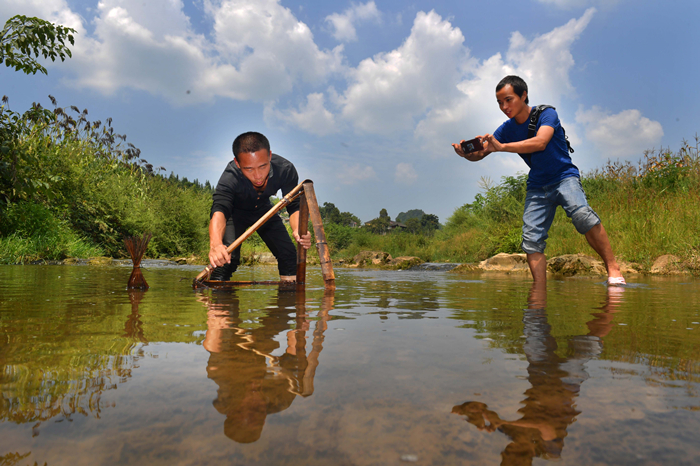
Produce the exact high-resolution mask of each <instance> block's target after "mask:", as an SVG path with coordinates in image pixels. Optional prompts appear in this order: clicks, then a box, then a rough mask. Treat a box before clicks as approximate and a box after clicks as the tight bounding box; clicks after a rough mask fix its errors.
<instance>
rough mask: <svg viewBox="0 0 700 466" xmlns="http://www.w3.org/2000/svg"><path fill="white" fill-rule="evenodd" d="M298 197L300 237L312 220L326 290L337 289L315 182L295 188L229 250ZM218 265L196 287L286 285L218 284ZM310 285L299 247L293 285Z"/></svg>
mask: <svg viewBox="0 0 700 466" xmlns="http://www.w3.org/2000/svg"><path fill="white" fill-rule="evenodd" d="M297 197H300V198H301V205H300V209H299V236H303V235H305V234H306V233H307V232H308V222H309V217H310V218H311V222H312V225H313V228H314V235H315V236H316V249H317V250H318V257H319V259H320V262H321V271H322V274H323V281H324V284H325V288H326V289H335V274H334V272H333V263H332V261H331V256H330V250H329V249H328V244H327V242H326V233H325V230H324V229H323V220H322V219H321V212H320V210H319V208H318V201H317V200H316V192H315V191H314V183H313V181H311V180H304V181H302V182H301V183H299V184H298V185H297V186H296V187H294V189H292V190H291V191H290V192H289V193H288V194H287V195H286V196H284V197H283V198H282V200H280V202H278V203H277V204H275V205H274V206H273V207H272V208H271V209H270V210H269V211H267V213H266V214H265V215H263V216H262V217H260V219H259V220H258V221H257V222H255V223H254V224H253V225H252V226H251V227H250V228H248V229H247V230H246V231H245V232H244V233H243V234H242V235H241V236H239V237H238V238H236V240H235V241H234V242H233V243H231V244H230V245H229V246H228V247H227V248H226V250H227V251H228V253H229V254H231V253H232V252H233V251H234V249H236V248H237V247H239V246H240V245H241V244H243V241H245V240H246V239H248V238H249V237H250V236H251V235H252V234H253V233H255V231H256V230H257V229H258V228H260V227H261V226H262V225H264V224H265V222H267V221H268V220H269V219H270V218H272V216H273V215H275V214H276V213H277V212H279V211H280V210H282V208H283V207H285V206H287V205H289V203H291V202H292V201H293V200H294V199H296V198H297ZM214 268H215V267H214V266H213V265H212V264H209V265H207V267H206V268H205V269H204V270H203V271H202V272H200V274H199V275H197V277H196V278H195V279H194V281H193V282H192V287H193V288H200V287H203V286H207V287H212V288H229V287H234V286H246V285H254V284H258V285H263V284H264V285H285V283H284V282H281V281H263V282H251V281H241V282H236V281H226V282H223V281H217V280H209V277H210V276H211V273H212V272H213V271H214ZM305 283H306V249H304V247H303V246H301V245H297V275H296V282H292V283H290V284H289V285H291V286H294V285H297V286H299V285H301V286H303V285H305Z"/></svg>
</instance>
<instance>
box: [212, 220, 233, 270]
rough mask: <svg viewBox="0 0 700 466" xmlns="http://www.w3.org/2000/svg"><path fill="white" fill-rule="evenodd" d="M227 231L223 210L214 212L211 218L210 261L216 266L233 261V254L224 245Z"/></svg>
mask: <svg viewBox="0 0 700 466" xmlns="http://www.w3.org/2000/svg"><path fill="white" fill-rule="evenodd" d="M225 231H226V216H225V215H224V213H223V212H218V211H217V212H214V215H212V216H211V220H209V262H210V263H211V264H212V265H215V266H216V267H221V266H222V265H224V264H228V263H229V262H231V254H229V253H228V251H227V250H226V246H224V242H223V240H224V232H225Z"/></svg>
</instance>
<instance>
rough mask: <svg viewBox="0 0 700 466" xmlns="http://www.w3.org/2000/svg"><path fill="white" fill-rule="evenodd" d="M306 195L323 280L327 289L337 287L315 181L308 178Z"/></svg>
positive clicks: (305, 188)
mask: <svg viewBox="0 0 700 466" xmlns="http://www.w3.org/2000/svg"><path fill="white" fill-rule="evenodd" d="M302 184H303V185H304V196H305V197H306V203H307V204H308V206H309V216H310V217H311V223H312V224H313V226H314V235H315V236H316V248H317V249H318V258H319V260H320V261H321V272H322V273H323V281H324V282H325V286H326V289H329V290H330V289H335V274H334V273H333V263H332V262H331V253H330V250H329V249H328V244H327V243H326V233H325V231H324V230H323V220H321V211H320V210H319V208H318V201H317V200H316V192H315V191H314V183H313V181H311V180H307V181H305V182H304V183H302Z"/></svg>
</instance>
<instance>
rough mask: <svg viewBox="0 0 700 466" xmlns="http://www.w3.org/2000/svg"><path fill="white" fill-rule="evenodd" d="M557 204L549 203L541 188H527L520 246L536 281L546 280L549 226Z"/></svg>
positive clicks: (549, 200)
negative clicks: (546, 250) (545, 251)
mask: <svg viewBox="0 0 700 466" xmlns="http://www.w3.org/2000/svg"><path fill="white" fill-rule="evenodd" d="M556 209H557V205H556V204H552V203H551V199H549V196H548V195H547V192H546V191H544V190H543V189H532V190H528V192H527V195H526V197H525V210H524V212H523V242H522V244H521V248H522V250H523V251H525V253H526V254H527V265H528V266H529V267H530V273H531V274H532V279H533V280H534V281H535V282H538V283H544V282H545V281H546V280H547V258H546V257H545V255H544V248H545V247H546V246H547V238H548V236H549V235H548V232H549V227H551V226H552V221H553V220H554V214H555V213H556Z"/></svg>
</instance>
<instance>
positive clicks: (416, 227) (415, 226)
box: [406, 218, 423, 233]
mask: <svg viewBox="0 0 700 466" xmlns="http://www.w3.org/2000/svg"><path fill="white" fill-rule="evenodd" d="M406 229H407V230H408V232H409V233H420V232H421V230H422V229H423V227H422V225H421V224H420V219H417V218H409V219H408V220H406Z"/></svg>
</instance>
